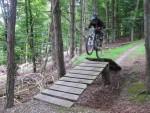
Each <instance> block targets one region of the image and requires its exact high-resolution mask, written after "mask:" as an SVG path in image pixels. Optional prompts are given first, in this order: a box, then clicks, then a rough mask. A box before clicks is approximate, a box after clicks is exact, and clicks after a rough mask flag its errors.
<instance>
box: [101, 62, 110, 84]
mask: <svg viewBox="0 0 150 113" xmlns="http://www.w3.org/2000/svg"><path fill="white" fill-rule="evenodd" d="M109 71H110V70H109V64H108V65H107V66H106V67H105V69H104V70H103V72H102V79H103V83H104V85H110V73H109Z"/></svg>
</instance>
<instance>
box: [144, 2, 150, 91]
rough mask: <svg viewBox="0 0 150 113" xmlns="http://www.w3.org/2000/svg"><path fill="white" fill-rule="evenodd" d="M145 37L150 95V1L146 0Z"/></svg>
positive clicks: (147, 81) (147, 82)
mask: <svg viewBox="0 0 150 113" xmlns="http://www.w3.org/2000/svg"><path fill="white" fill-rule="evenodd" d="M144 35H145V50H146V87H147V91H148V92H149V93H150V0H144Z"/></svg>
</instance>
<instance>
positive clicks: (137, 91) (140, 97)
mask: <svg viewBox="0 0 150 113" xmlns="http://www.w3.org/2000/svg"><path fill="white" fill-rule="evenodd" d="M144 91H146V88H145V85H144V84H143V82H136V83H134V84H132V86H130V87H129V88H128V93H129V94H130V99H131V100H133V101H136V102H140V103H143V102H146V101H150V95H149V94H148V93H143V92H144Z"/></svg>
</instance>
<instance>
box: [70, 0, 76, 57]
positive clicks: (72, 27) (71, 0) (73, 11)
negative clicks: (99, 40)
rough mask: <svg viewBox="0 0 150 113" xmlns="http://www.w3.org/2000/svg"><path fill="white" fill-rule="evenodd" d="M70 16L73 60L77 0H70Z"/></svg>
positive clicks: (72, 55) (71, 55) (72, 54)
mask: <svg viewBox="0 0 150 113" xmlns="http://www.w3.org/2000/svg"><path fill="white" fill-rule="evenodd" d="M70 16H71V23H70V30H71V33H70V58H73V57H74V51H75V0H70Z"/></svg>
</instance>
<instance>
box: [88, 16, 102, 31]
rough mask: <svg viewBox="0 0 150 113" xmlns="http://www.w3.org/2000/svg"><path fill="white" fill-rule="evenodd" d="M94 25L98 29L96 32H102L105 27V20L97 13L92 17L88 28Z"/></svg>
mask: <svg viewBox="0 0 150 113" xmlns="http://www.w3.org/2000/svg"><path fill="white" fill-rule="evenodd" d="M91 27H94V28H95V29H96V32H95V33H101V30H102V29H104V28H105V25H104V23H103V21H101V20H100V19H99V18H98V17H97V15H96V14H94V15H93V16H92V17H91V20H90V24H89V27H88V28H91Z"/></svg>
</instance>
